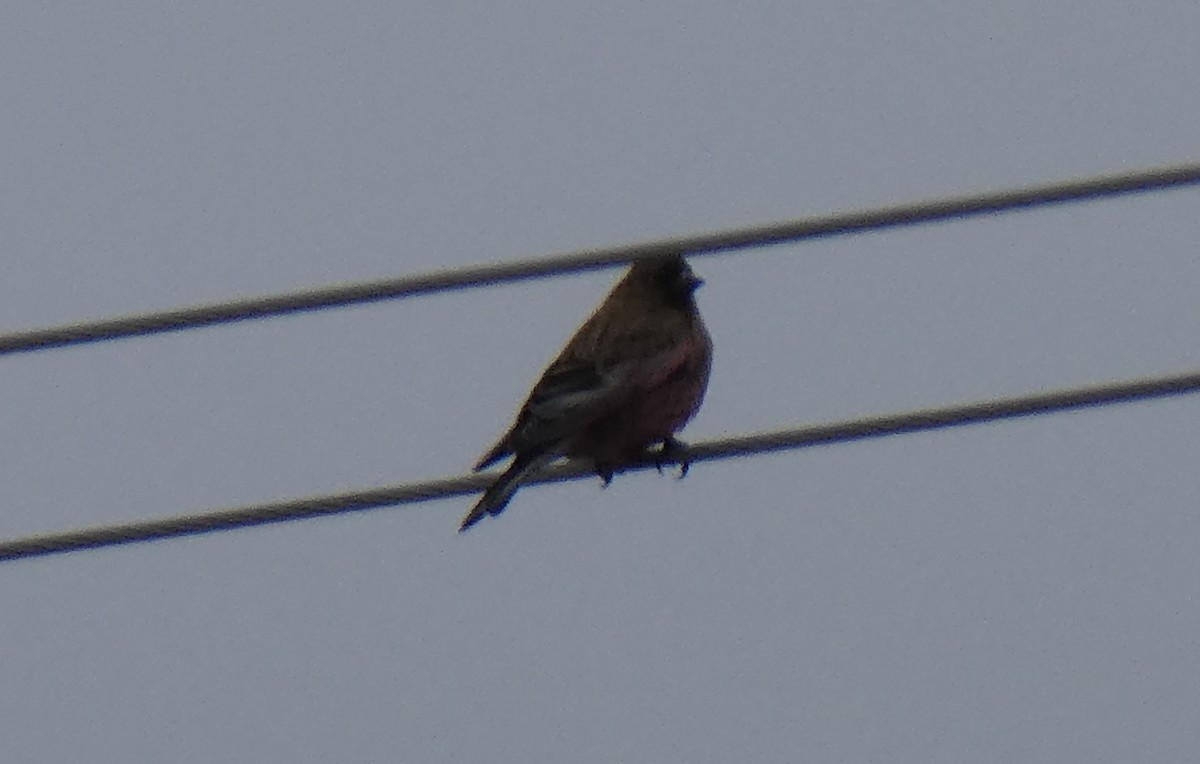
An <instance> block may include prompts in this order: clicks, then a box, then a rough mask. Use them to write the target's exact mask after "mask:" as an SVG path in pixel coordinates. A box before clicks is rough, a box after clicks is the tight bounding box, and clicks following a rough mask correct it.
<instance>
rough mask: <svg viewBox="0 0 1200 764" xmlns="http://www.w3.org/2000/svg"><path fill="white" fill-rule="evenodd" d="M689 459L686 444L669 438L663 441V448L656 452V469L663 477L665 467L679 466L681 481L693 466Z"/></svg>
mask: <svg viewBox="0 0 1200 764" xmlns="http://www.w3.org/2000/svg"><path fill="white" fill-rule="evenodd" d="M687 457H688V447H687V444H686V443H684V442H683V441H681V440H676V439H675V438H667V439H666V440H664V441H663V443H662V448H660V449H659V450H657V451H655V452H654V468H655V469H656V470H658V474H660V475H661V474H662V471H663V467H664V466H665V465H668V464H678V465H679V479H680V480H683V479H684V478H685V477H687V474H688V468H690V467H691V466H692V463H691V462H690V461H688V458H687Z"/></svg>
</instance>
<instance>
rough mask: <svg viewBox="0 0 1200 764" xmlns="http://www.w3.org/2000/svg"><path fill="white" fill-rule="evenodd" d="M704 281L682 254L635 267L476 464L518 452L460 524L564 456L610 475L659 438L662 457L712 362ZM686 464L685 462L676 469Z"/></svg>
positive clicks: (494, 508) (675, 447)
mask: <svg viewBox="0 0 1200 764" xmlns="http://www.w3.org/2000/svg"><path fill="white" fill-rule="evenodd" d="M703 283H704V282H703V281H701V280H700V279H699V278H697V277H696V274H694V273H693V272H692V269H691V267H690V266H689V265H688V264H687V261H686V260H684V259H683V257H682V256H681V255H677V254H676V255H665V256H659V257H654V258H649V259H644V260H638V261H636V262H635V263H634V264H633V265H632V266H631V267H630V269H629V272H628V273H627V274H625V278H623V279H621V281H620V282H618V283H617V285H616V286H615V287H613V290H612V291H611V292H609V294H608V297H606V298H605V300H604V302H603V303H601V304H600V307H599V308H597V309H596V311H595V312H594V313H593V314H592V315H591V317H590V318H588V319H587V321H585V322H584V324H583V326H581V327H579V330H578V331H576V332H575V336H573V337H572V338H571V339H570V341H568V342H567V345H566V347H564V348H563V349H562V352H560V353H559V354H558V357H557V358H555V359H554V361H553V362H552V363H551V364H550V366H549V367H547V369H546V370H545V371H544V372H543V373H542V377H541V379H539V380H538V382H537V384H536V385H534V386H533V390H532V391H531V392H530V393H529V398H528V399H526V401H525V404H524V405H523V406H522V407H521V411H520V413H519V414H517V420H516V422H515V423H514V424H513V426H512V428H511V429H509V431H508V432H507V433H506V434H505V435H504V437H502V438H500V440H499V441H498V442H497V443H496V445H495V446H493V447H492V448H491V450H489V451H488V452H487V454H485V455H484V457H483V458H482V459H480V460H479V464H477V465H475V471H476V472H478V471H479V470H482V469H484V468H486V467H489V466H490V465H492V464H495V463H496V462H498V461H500V460H501V459H504V458H505V457H507V456H509V455H512V456H513V461H512V464H510V465H509V467H508V469H507V470H505V472H504V474H502V475H501V476H500V477H498V478H497V479H496V482H494V483H492V485H491V486H490V487H489V488H488V489H487V490H486V491H484V494H483V497H482V498H480V500H479V502H478V503H477V504H476V505H475V506H474V507H473V508H472V509H471V511H470V512H469V513H467V516H466V517H465V518H463V521H462V525H461V526H460V527H459V532H460V533H461V532H462V531H465V530H466V529H467V528H470V527H471V526H472V525H474V524H475V523H477V522H479V521H480V520H481V519H482V518H483V516H484V515H498V514H500V513H501V512H503V511H504V508H505V506H507V505H508V502H509V501H510V500H511V499H512V497H513V494H514V493H516V491H517V488H519V487H520V485H521V481H522V480H524V479H525V478H526V477H528V476H529V475H530V474H532V473H533V472H536V471H537V470H538V469H539V468H541V467H542V466H544V465H545V464H547V463H549V462H551V461H553V460H555V459H557V458H558V457H560V456H569V457H573V458H583V459H589V460H591V462H592V464H593V465H594V466H595V469H596V474H597V475H599V476H600V477H601V478H603V480H604V484H605V485H608V483H609V481H610V480H612V476H613V473H614V472H616V471H618V470H620V469H621V468H622V467H623V466H625V465H626V464H628V463H629V462H631V461H632V460H635V459H637V458H639V457H641V456H642V455H644V454H645V451H646V449H647V448H648V447H650V446H652V445H654V444H662V451H661V452H660V453H661V456H662V457H663V458H664V459H669V458H674V457H675V456H676V455H677V454H678V453H679V451H680V449H681V448H682V444H681V443H679V441H677V440H675V438H674V437H673V436H674V434H675V433H676V432H678V431H679V430H680V429H682V428H683V426H684V425H685V424H687V422H688V420H689V419H691V418H692V416H693V415H695V413H696V410H697V409H699V408H700V403H701V401H702V400H703V399H704V391H705V390H706V389H707V387H708V376H709V372H710V370H711V367H712V339H711V338H710V337H709V336H708V330H707V329H705V327H704V322H703V321H702V320H700V313H699V311H697V309H696V302H695V300H694V299H693V292H695V291H696V289H697V287H699V286H700V285H701V284H703ZM686 472H687V464H686V463H684V464H683V465H682V466H681V471H680V476H681V477H682V475H683V474H685V473H686Z"/></svg>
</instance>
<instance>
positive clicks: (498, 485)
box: [458, 450, 554, 533]
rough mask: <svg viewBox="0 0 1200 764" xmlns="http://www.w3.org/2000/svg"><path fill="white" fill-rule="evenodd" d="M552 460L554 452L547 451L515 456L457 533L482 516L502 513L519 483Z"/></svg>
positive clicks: (489, 487) (468, 514) (464, 520)
mask: <svg viewBox="0 0 1200 764" xmlns="http://www.w3.org/2000/svg"><path fill="white" fill-rule="evenodd" d="M553 458H554V452H553V451H549V450H538V451H532V452H526V453H522V454H517V457H516V458H515V459H513V463H512V464H511V465H509V467H508V469H506V470H505V471H504V474H503V475H501V476H500V477H498V478H496V482H494V483H492V484H491V485H490V486H488V488H487V490H486V491H484V492H483V496H481V497H480V499H479V501H478V502H476V504H475V506H474V507H471V511H470V512H468V513H467V516H466V517H464V518H463V521H462V525H460V526H458V532H459V533H462V532H463V531H465V530H466V529H467V528H470V527H471V526H472V525H474V524H475V523H477V522H479V521H480V520H482V519H483V516H484V515H498V514H500V513H501V512H503V511H504V508H505V507H507V506H508V502H510V501H511V500H512V497H513V494H515V493H516V492H517V489H518V488H520V487H521V482H522V481H524V480H525V478H527V477H529V475H530V473H532V472H535V471H537V469H538V468H540V467H541V466H542V465H544V464H546V463H547V462H549V461H550V460H551V459H553Z"/></svg>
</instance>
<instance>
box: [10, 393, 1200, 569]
mask: <svg viewBox="0 0 1200 764" xmlns="http://www.w3.org/2000/svg"><path fill="white" fill-rule="evenodd" d="M1198 390H1200V371H1192V372H1188V373H1184V374H1176V375H1171V376H1161V377H1145V378H1140V379H1133V380H1124V381H1119V382H1110V383H1105V384H1099V385H1091V386H1087V387H1075V388H1068V389H1063V390H1056V391H1050V392H1042V393H1033V394H1030V395H1022V396H1017V397H1011V398H996V399H992V400H989V401H982V402H977V403H965V404H957V405H951V406H944V407H940V408H931V409H919V410H915V411H909V412H905V413H900V414H885V415H882V416H873V417H864V418H861V419H852V420H848V421H842V422H832V423H828V424H820V425H814V426H809V427H799V428H795V429H790V430H778V431H774V432H763V433H754V434H750V435H743V436H741V437H734V438H723V439H720V440H712V441H706V442H704V443H697V444H694V445H692V446H690V447H689V448H688V449H687V456H686V460H687V461H688V462H691V463H695V462H705V461H712V460H716V459H728V458H732V457H736V456H753V455H757V454H764V453H769V452H772V451H784V450H790V449H796V448H806V447H810V446H817V445H823V444H830V443H847V442H850V441H856V440H866V439H868V438H881V437H884V436H888V435H899V434H902V433H912V432H920V431H923V430H937V429H942V428H947V427H959V426H962V425H968V424H979V423H982V422H991V421H996V420H1000V419H1013V418H1017V417H1025V416H1032V415H1035V414H1047V413H1052V412H1058V411H1065V410H1068V409H1077V408H1084V407H1089V406H1104V405H1112V404H1117V403H1128V402H1131V401H1136V400H1144V399H1149V398H1162V397H1166V396H1172V395H1182V394H1185V393H1192V392H1196V391H1198ZM654 466H655V462H654V460H653V459H649V458H647V459H646V460H643V461H642V462H639V463H637V464H635V465H633V466H632V467H631V468H630V470H644V469H648V468H651V467H654ZM591 474H592V472H591V470H590V469H589V468H588V466H587V465H586V464H582V463H580V462H567V463H562V464H556V465H552V466H551V467H549V468H547V469H545V470H543V471H542V472H540V473H539V474H537V475H536V476H535V477H533V478H532V479H531V480H529V481H528V483H529V484H536V483H557V482H562V481H565V480H575V479H578V478H580V477H585V476H589V475H591ZM493 479H495V474H484V475H466V476H461V477H452V478H444V479H440V480H428V481H424V482H420V483H409V484H402V485H395V486H389V487H384V488H377V489H371V490H363V491H352V492H349V493H339V494H329V495H326V496H315V497H310V498H304V499H292V500H288V501H280V502H275V503H271V504H257V505H250V506H244V507H235V508H231V509H223V510H217V511H212V512H201V513H196V514H190V515H180V516H178V517H168V518H163V519H159V520H145V521H140V522H133V523H125V524H119V525H107V526H97V527H94V528H85V529H82V530H75V531H65V532H61V533H47V534H44V535H37V536H26V537H24V538H17V539H12V540H10V541H4V542H0V560H15V559H19V558H24V557H40V556H44V555H51V554H59V553H63V552H72V551H79V550H83V549H98V548H100V547H108V546H116V545H119V544H132V543H136V542H141V541H153V540H156V539H165V538H171V537H175V536H188V535H196V534H201V533H213V532H216V531H223V530H230V529H233V528H244V527H248V526H251V525H265V524H267V523H278V522H284V521H288V520H299V519H303V518H307V517H319V516H324V515H336V514H342V513H346V512H361V511H363V510H368V509H378V508H380V507H386V506H392V505H397V504H415V503H418V502H424V501H433V500H435V499H443V498H448V497H452V496H462V495H465V494H470V493H475V492H477V491H479V490H482V489H483V488H484V487H485V486H486V485H487V484H488V483H490V482H491V481H492V480H493ZM447 527H448V528H452V526H447ZM484 531H486V526H485V527H484ZM448 532H449V531H448ZM479 532H480V531H478V530H477V531H476V533H479Z"/></svg>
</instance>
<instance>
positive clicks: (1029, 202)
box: [0, 163, 1200, 355]
mask: <svg viewBox="0 0 1200 764" xmlns="http://www.w3.org/2000/svg"><path fill="white" fill-rule="evenodd" d="M1196 183H1200V163H1191V164H1176V165H1170V166H1166V167H1157V168H1152V169H1146V170H1137V171H1133V172H1126V173H1116V174H1111V175H1098V176H1094V177H1090V178H1082V179H1076V180H1067V181H1062V182H1058V183H1049V184H1045V185H1037V186H1026V187H1023V188H1014V189H1006V190H1000V191H994V192H989V193H981V194H968V195H963V196H950V197H944V198H941V199H931V200H926V201H921V202H914V203H909V204H898V205H893V206H888V207H877V208H873V209H866V210H858V211H850V212H841V213H834V214H832V215H824V216H818V217H808V218H799V219H795V220H785V221H782V222H776V223H767V224H763V225H755V226H747V227H742V228H730V229H726V230H723V231H714V232H711V233H701V234H692V235H687V236H676V237H670V238H665V239H657V240H653V241H647V242H642V243H635V244H626V245H621V246H615V247H601V248H597V249H583V250H577V251H574V252H568V253H565V254H559V255H553V256H550V257H544V258H538V259H530V260H516V261H511V262H507V263H495V264H491V265H479V266H474V267H468V268H456V269H453V270H444V271H436V272H433V273H426V274H418V275H415V276H401V277H397V278H390V279H380V280H376V281H364V282H359V283H354V284H343V285H338V286H329V287H322V288H318V289H310V290H305V291H297V292H289V293H286V294H277V295H266V296H263V297H251V298H246V299H240V300H230V301H228V302H220V303H212V304H209V305H197V306H194V307H190V308H179V309H175V310H165V311H157V312H151V313H142V314H138V315H132V316H124V317H119V318H111V319H104V320H99V321H82V322H79V323H73V324H65V325H62V326H52V327H47V328H43V329H30V330H27V331H18V332H10V333H8V334H0V355H7V354H10V353H27V352H30V351H34V350H44V349H48V348H55V347H64V346H68V345H81V344H85V343H90V342H100V341H103V340H112V339H118V338H121V337H137V336H143V335H149V334H158V333H162V332H173V331H180V330H183V329H193V328H197V327H202V326H211V325H214V324H225V323H232V322H235V321H246V320H249V319H255V318H266V317H269V316H281V315H286V314H288V313H298V312H303V311H313V310H322V309H325V308H335V307H339V306H345V305H354V304H360V303H368V302H376V301H380V300H390V299H396V298H400V297H411V296H414V295H419V294H428V293H431V292H443V291H450V290H454V289H466V288H469V287H477V286H483V285H486V284H496V283H500V282H509V281H520V280H524V279H532V278H539V277H543V276H548V275H551V274H561V273H572V272H579V271H587V270H596V269H599V268H604V267H608V266H612V265H617V264H621V263H626V262H629V261H631V260H635V259H637V258H640V257H648V256H653V255H659V254H664V253H668V252H682V253H683V254H687V255H695V254H702V253H706V252H720V251H729V250H735V249H745V248H748V247H759V246H765V245H769V244H780V243H783V242H796V241H802V240H804V239H814V238H818V237H824V236H837V235H842V234H850V233H859V232H864V231H872V230H880V229H884V228H894V227H898V226H907V225H915V224H918V223H930V222H935V221H946V220H953V219H960V218H967V217H973V216H978V215H985V214H990V213H997V212H1005V211H1009V210H1017V209H1024V208H1030V207H1037V206H1045V205H1050V204H1062V203H1065V202H1077V201H1083V200H1088V199H1099V198H1102V197H1107V196H1117V195H1121V194H1131V193H1137V192H1142V191H1151V190H1157V189H1166V188H1171V187H1177V186H1186V185H1193V184H1196Z"/></svg>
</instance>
